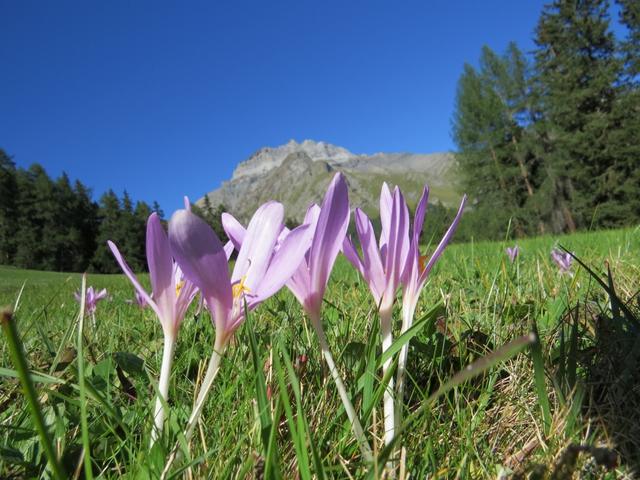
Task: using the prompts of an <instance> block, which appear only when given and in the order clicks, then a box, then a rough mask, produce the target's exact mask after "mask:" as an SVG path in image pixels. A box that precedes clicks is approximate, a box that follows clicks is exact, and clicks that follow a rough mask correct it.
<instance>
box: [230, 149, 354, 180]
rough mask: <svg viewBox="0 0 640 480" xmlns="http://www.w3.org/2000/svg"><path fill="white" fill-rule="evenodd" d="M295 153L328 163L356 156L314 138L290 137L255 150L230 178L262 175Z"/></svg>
mask: <svg viewBox="0 0 640 480" xmlns="http://www.w3.org/2000/svg"><path fill="white" fill-rule="evenodd" d="M295 153H304V154H306V155H307V156H308V157H309V158H310V159H311V160H312V161H318V160H324V161H326V162H328V163H342V162H346V161H348V160H351V159H353V158H356V157H357V155H354V154H353V153H351V152H350V151H348V150H347V149H345V148H342V147H338V146H335V145H332V144H330V143H326V142H316V141H314V140H304V141H303V142H301V143H298V142H296V141H295V140H293V139H292V140H289V142H288V143H286V144H284V145H280V146H279V147H264V148H261V149H260V150H258V151H257V152H255V153H254V154H253V155H251V156H250V157H249V158H248V159H247V160H245V161H244V162H241V163H239V164H238V166H237V167H236V169H235V170H234V172H233V177H232V180H234V179H239V178H242V177H253V176H259V175H263V174H265V173H266V172H268V171H270V170H272V169H274V168H276V167H279V166H280V165H282V162H283V161H284V159H285V158H287V157H288V156H289V155H291V154H295Z"/></svg>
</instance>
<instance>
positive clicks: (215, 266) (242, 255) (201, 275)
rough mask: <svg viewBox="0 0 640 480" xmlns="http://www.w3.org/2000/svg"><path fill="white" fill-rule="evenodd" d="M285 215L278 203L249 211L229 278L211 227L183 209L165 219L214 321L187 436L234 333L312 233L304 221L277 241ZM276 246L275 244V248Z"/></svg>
mask: <svg viewBox="0 0 640 480" xmlns="http://www.w3.org/2000/svg"><path fill="white" fill-rule="evenodd" d="M283 219H284V209H283V207H282V205H281V204H280V203H277V202H268V203H266V204H264V205H262V206H261V207H260V208H258V210H257V211H256V212H255V214H254V215H253V217H252V219H251V221H250V222H249V226H248V227H247V230H246V232H245V234H244V238H243V242H242V246H241V247H240V248H239V252H238V257H237V259H236V262H235V266H234V269H233V273H232V274H231V276H229V270H228V264H227V255H226V254H225V250H224V247H223V246H222V244H221V243H220V240H219V239H218V237H217V236H216V234H215V233H214V232H213V230H212V229H211V227H209V225H207V224H206V223H205V222H204V221H203V220H201V219H200V218H198V217H197V216H196V215H194V214H193V213H191V212H190V211H187V210H178V211H177V212H176V213H174V214H173V216H172V217H171V221H170V222H169V242H170V244H171V250H172V252H173V255H174V257H175V259H176V261H177V262H178V264H179V265H180V266H181V267H182V269H183V271H184V274H185V276H186V277H187V278H188V279H189V280H191V281H192V282H193V283H194V284H195V285H196V286H197V287H198V288H199V289H200V291H201V292H202V295H203V297H204V300H205V302H206V303H207V306H208V308H209V311H210V312H211V315H212V320H213V323H214V325H215V332H216V334H215V342H214V345H213V353H212V356H211V359H210V361H209V366H208V367H207V372H206V374H205V378H204V380H203V382H202V386H201V388H200V391H199V392H198V396H197V399H196V402H195V405H194V408H193V411H192V413H191V416H190V418H189V421H188V424H187V428H186V431H185V435H186V438H187V439H189V438H190V437H191V435H192V433H193V429H194V427H195V425H196V424H197V421H198V419H199V417H200V413H201V412H202V407H203V406H204V401H205V399H206V396H207V394H208V392H209V390H210V388H211V386H212V384H213V380H214V379H215V376H216V374H217V372H218V369H219V366H220V359H221V356H222V354H223V352H224V350H225V348H226V347H227V345H228V343H229V340H230V339H231V337H232V336H233V334H234V332H235V331H236V330H237V329H238V327H239V326H240V325H241V324H242V322H243V320H244V318H245V306H246V309H247V310H253V309H254V308H256V307H257V306H258V305H259V304H260V303H261V302H263V301H264V300H266V299H267V298H269V297H270V296H272V295H274V294H275V293H276V292H277V291H278V290H280V288H282V286H283V285H284V284H285V282H286V281H287V280H289V278H290V277H291V275H292V274H293V272H294V271H295V269H296V268H297V267H298V265H299V264H300V262H301V260H302V258H303V256H304V254H305V252H306V251H307V249H308V248H309V244H310V242H311V235H310V232H309V229H308V227H307V226H306V225H302V226H300V227H298V228H296V229H294V230H292V231H291V232H290V233H289V234H288V235H287V237H286V238H285V239H284V240H283V241H282V243H280V244H278V242H277V241H278V237H279V236H280V234H281V232H282V229H283V227H284V225H283ZM276 247H278V248H276Z"/></svg>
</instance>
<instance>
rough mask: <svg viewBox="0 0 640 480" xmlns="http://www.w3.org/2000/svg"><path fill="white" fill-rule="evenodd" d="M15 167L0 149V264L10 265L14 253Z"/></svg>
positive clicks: (16, 194)
mask: <svg viewBox="0 0 640 480" xmlns="http://www.w3.org/2000/svg"><path fill="white" fill-rule="evenodd" d="M17 196H18V183H17V179H16V165H15V163H14V162H13V160H11V157H9V155H7V153H6V152H5V151H4V150H2V149H0V264H4V265H10V264H11V263H12V262H13V259H14V255H15V251H16V235H17V229H18V210H17Z"/></svg>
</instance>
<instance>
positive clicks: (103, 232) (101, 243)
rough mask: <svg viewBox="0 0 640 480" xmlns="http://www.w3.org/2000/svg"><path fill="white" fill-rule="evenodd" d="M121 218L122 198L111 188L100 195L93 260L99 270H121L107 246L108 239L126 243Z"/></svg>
mask: <svg viewBox="0 0 640 480" xmlns="http://www.w3.org/2000/svg"><path fill="white" fill-rule="evenodd" d="M121 218H122V212H121V210H120V200H119V199H118V196H117V195H116V194H115V193H114V192H113V190H109V191H108V192H106V193H105V194H103V195H102V197H100V208H99V210H98V234H97V237H96V250H95V253H94V255H93V258H92V260H91V265H92V268H93V269H94V270H96V271H98V272H102V273H117V272H118V270H119V267H118V264H117V263H116V261H115V260H114V258H113V254H112V253H111V252H110V251H109V248H108V247H107V240H112V241H113V242H115V243H116V244H117V245H123V244H124V238H123V233H122V232H123V230H122V228H121V227H120V222H121ZM127 253H128V252H127ZM123 254H124V252H123Z"/></svg>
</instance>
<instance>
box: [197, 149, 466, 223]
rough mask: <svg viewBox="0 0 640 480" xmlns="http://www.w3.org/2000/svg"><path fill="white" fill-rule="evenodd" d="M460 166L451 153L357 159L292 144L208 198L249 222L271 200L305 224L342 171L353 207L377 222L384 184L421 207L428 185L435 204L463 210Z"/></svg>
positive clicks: (270, 152) (241, 169)
mask: <svg viewBox="0 0 640 480" xmlns="http://www.w3.org/2000/svg"><path fill="white" fill-rule="evenodd" d="M454 164H455V158H454V156H453V155H452V154H451V153H430V154H416V153H376V154H374V155H356V154H353V153H351V152H350V151H349V150H347V149H345V148H342V147H339V146H336V145H332V144H330V143H326V142H316V141H314V140H304V141H303V142H301V143H298V142H297V141H295V140H290V141H289V142H288V143H286V144H284V145H280V146H278V147H264V148H261V149H260V150H258V151H257V152H255V153H254V154H253V155H251V156H250V157H249V158H248V159H247V160H245V161H243V162H241V163H240V164H238V166H237V167H236V169H235V171H234V172H233V177H232V178H231V179H230V180H227V181H225V182H223V184H222V186H221V187H220V188H218V189H216V190H214V191H212V192H209V193H208V194H207V196H208V197H209V200H210V202H211V204H212V205H215V206H217V205H224V206H225V208H226V209H227V211H229V212H230V213H232V214H233V215H235V216H236V217H238V219H240V220H241V221H244V222H246V221H248V220H249V218H250V217H251V215H252V213H253V212H254V211H255V209H256V208H257V207H258V206H259V205H260V204H262V203H264V202H266V201H268V200H277V201H280V202H282V203H284V205H285V208H286V215H287V218H293V219H297V220H302V218H303V217H304V213H305V211H306V209H307V207H308V206H309V204H310V203H312V202H319V201H321V199H322V195H324V191H325V189H326V187H327V185H328V184H329V182H330V181H331V178H332V177H333V175H334V173H335V172H336V171H339V172H342V173H343V174H344V175H345V176H346V177H347V181H348V182H349V199H350V202H351V205H352V206H353V207H355V206H359V207H361V208H362V209H363V210H365V211H366V212H368V213H369V214H370V215H373V216H376V215H377V209H378V205H379V200H378V199H379V195H380V187H381V185H382V182H387V183H389V184H390V185H398V186H400V187H401V188H402V190H403V193H404V194H405V198H406V199H407V201H408V202H409V203H410V204H414V205H415V202H417V201H418V198H419V196H420V194H421V192H422V188H423V186H424V185H425V184H428V185H429V187H430V189H431V196H430V198H431V201H441V202H442V203H444V204H445V205H455V204H457V202H458V201H459V197H460V196H459V194H458V193H457V191H456V190H457V185H455V184H454V182H455V175H453V173H452V172H453V168H452V167H453V165H454ZM202 201H203V199H200V200H199V202H198V203H200V204H201V203H202Z"/></svg>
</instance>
